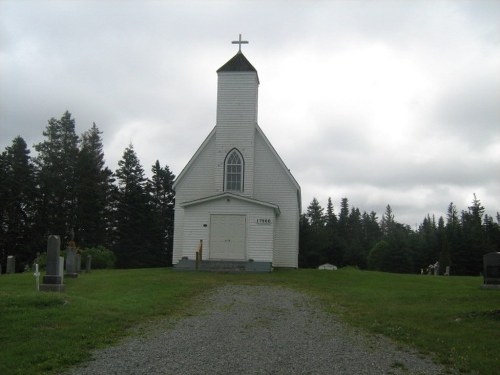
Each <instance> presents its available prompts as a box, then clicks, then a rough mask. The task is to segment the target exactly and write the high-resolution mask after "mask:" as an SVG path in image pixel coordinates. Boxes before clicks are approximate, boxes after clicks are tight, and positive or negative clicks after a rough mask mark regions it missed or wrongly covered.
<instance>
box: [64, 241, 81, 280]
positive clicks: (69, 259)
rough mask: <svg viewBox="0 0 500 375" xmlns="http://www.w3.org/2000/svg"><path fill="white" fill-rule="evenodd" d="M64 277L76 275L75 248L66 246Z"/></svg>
mask: <svg viewBox="0 0 500 375" xmlns="http://www.w3.org/2000/svg"><path fill="white" fill-rule="evenodd" d="M64 276H66V277H78V272H77V267H76V248H75V247H73V246H68V248H67V249H66V274H65V275H64Z"/></svg>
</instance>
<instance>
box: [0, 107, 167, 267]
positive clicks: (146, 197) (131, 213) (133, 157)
mask: <svg viewBox="0 0 500 375" xmlns="http://www.w3.org/2000/svg"><path fill="white" fill-rule="evenodd" d="M101 134H102V132H101V131H100V130H99V128H98V127H97V126H96V124H95V123H94V124H93V125H92V127H91V128H90V129H88V130H87V131H85V132H84V133H83V134H82V135H81V136H78V135H77V134H76V130H75V119H74V118H72V117H71V114H70V113H69V112H67V111H66V112H65V113H64V114H63V115H62V117H61V118H60V119H55V118H51V119H50V120H49V121H48V125H47V127H46V129H45V131H44V132H43V136H44V140H43V141H42V142H40V143H38V144H35V145H34V148H35V150H36V151H37V155H36V157H31V156H30V153H31V152H30V150H29V148H28V146H27V145H26V142H25V141H24V139H23V138H22V137H21V136H18V137H16V138H15V139H14V140H13V141H12V144H11V145H10V146H8V147H6V149H5V151H3V152H2V153H1V154H0V262H1V264H2V266H3V267H2V268H3V269H4V270H5V264H6V258H7V256H8V255H14V256H15V257H16V269H17V270H18V271H19V270H22V269H23V268H24V267H26V266H28V265H29V264H31V262H33V260H34V258H35V257H36V254H37V252H43V251H45V249H46V241H47V236H48V235H49V234H56V235H60V236H61V244H62V246H63V247H64V246H65V244H67V242H68V241H70V240H72V239H74V241H75V242H76V244H77V246H78V247H79V248H82V249H83V248H93V247H98V246H104V247H106V248H108V249H110V250H111V251H113V252H114V254H115V255H116V258H117V264H116V266H117V267H122V268H131V267H159V266H166V265H168V264H169V262H170V261H171V252H172V243H173V212H174V211H173V210H174V207H173V206H174V193H173V190H172V184H173V181H174V178H175V176H174V174H173V173H172V172H171V171H170V169H169V167H168V166H167V165H165V166H163V167H162V166H161V165H160V163H159V161H156V163H155V164H154V165H153V166H152V168H151V172H152V175H151V178H146V176H145V173H144V169H143V167H142V166H141V163H140V161H139V158H138V157H137V154H136V153H135V151H134V148H133V145H129V146H128V147H127V148H126V149H125V151H124V153H123V156H122V159H121V160H120V161H119V162H118V169H117V170H116V171H115V172H112V171H111V170H110V169H109V168H107V167H106V166H105V161H104V152H103V145H102V139H101Z"/></svg>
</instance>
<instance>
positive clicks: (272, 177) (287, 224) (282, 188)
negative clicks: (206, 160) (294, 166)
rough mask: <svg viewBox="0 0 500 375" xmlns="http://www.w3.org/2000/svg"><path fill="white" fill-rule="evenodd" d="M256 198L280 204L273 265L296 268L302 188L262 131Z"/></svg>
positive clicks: (257, 141)
mask: <svg viewBox="0 0 500 375" xmlns="http://www.w3.org/2000/svg"><path fill="white" fill-rule="evenodd" d="M254 198H255V199H259V200H265V201H267V202H272V203H274V204H277V205H278V206H279V208H280V211H281V214H280V216H279V217H278V218H277V220H276V224H275V233H274V235H275V237H274V261H273V265H274V266H275V267H297V266H298V247H299V244H298V233H299V215H300V202H299V199H300V188H299V187H298V184H297V183H296V182H295V180H294V179H293V177H292V176H291V174H290V173H289V171H288V170H287V169H286V167H285V166H284V164H283V162H282V161H281V159H280V158H279V156H278V155H277V154H276V152H275V151H274V149H273V148H272V146H271V145H270V143H269V141H268V140H267V138H265V135H264V133H263V132H262V130H261V129H260V128H258V129H257V132H256V135H255V187H254Z"/></svg>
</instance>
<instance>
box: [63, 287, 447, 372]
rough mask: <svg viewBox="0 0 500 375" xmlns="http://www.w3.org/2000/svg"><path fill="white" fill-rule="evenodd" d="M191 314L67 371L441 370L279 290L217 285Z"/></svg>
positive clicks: (303, 298) (308, 299)
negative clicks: (217, 287)
mask: <svg viewBox="0 0 500 375" xmlns="http://www.w3.org/2000/svg"><path fill="white" fill-rule="evenodd" d="M195 310H197V311H199V313H197V314H195V315H193V316H188V317H186V318H183V319H181V320H177V321H173V320H172V319H166V320H164V321H161V322H157V323H155V327H149V329H147V330H146V331H145V332H143V333H142V334H141V335H139V336H135V337H131V338H127V339H126V340H125V341H123V342H122V343H121V344H119V345H118V346H115V347H112V348H108V349H104V350H98V351H95V352H94V355H93V360H91V361H90V362H88V363H86V364H85V365H84V366H85V367H80V368H76V369H73V370H72V371H71V372H69V374H73V375H79V374H121V375H123V374H440V373H444V372H445V370H444V368H442V367H441V366H438V365H435V364H433V363H432V362H431V361H430V360H428V359H425V358H421V357H420V356H418V355H417V354H415V353H412V352H410V351H407V350H404V351H403V350H401V349H398V347H397V346H396V345H394V344H393V343H391V342H390V341H389V340H387V339H385V338H383V337H379V336H376V337H374V336H370V337H368V336H366V335H364V334H362V333H360V332H359V331H356V330H355V329H353V328H351V327H349V326H347V325H345V324H344V323H342V322H340V321H339V320H337V319H336V318H335V317H333V316H331V315H328V314H326V313H324V312H322V311H321V309H319V308H318V305H317V304H316V303H315V301H314V299H312V298H311V297H309V296H307V295H304V294H302V293H299V292H296V291H293V290H291V289H287V288H282V287H272V286H224V287H221V288H219V289H216V290H215V291H214V292H212V293H210V294H208V295H205V296H203V297H201V298H198V299H197V300H196V302H195Z"/></svg>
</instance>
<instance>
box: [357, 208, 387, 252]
mask: <svg viewBox="0 0 500 375" xmlns="http://www.w3.org/2000/svg"><path fill="white" fill-rule="evenodd" d="M361 224H362V228H363V238H362V245H363V249H364V250H365V252H368V251H370V249H372V248H373V246H375V244H376V243H377V242H378V241H380V240H381V239H382V231H381V230H380V226H379V224H378V218H377V213H376V212H375V211H371V212H370V213H369V214H367V213H366V212H363V215H362V217H361Z"/></svg>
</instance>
